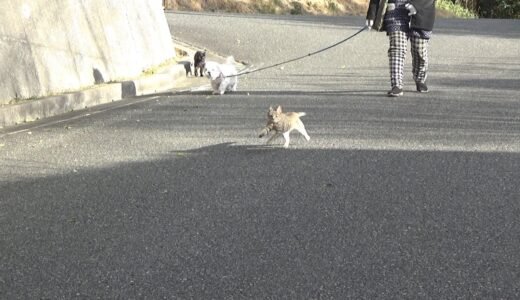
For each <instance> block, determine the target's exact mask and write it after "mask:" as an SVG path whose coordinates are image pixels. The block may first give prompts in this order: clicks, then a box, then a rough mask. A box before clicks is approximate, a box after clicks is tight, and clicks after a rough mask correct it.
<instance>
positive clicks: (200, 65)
mask: <svg viewBox="0 0 520 300" xmlns="http://www.w3.org/2000/svg"><path fill="white" fill-rule="evenodd" d="M193 65H194V66H195V77H197V76H200V77H203V76H204V75H203V71H204V66H205V65H206V50H204V51H197V52H195V56H194V58H193ZM199 74H200V75H199Z"/></svg>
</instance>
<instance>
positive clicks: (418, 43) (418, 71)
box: [388, 31, 430, 88]
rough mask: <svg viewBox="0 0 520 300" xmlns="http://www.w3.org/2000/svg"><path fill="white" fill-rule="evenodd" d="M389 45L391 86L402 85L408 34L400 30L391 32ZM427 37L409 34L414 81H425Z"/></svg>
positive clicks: (400, 86)
mask: <svg viewBox="0 0 520 300" xmlns="http://www.w3.org/2000/svg"><path fill="white" fill-rule="evenodd" d="M388 36H389V38H390V47H389V48H388V58H389V60H390V83H391V84H392V87H394V86H397V87H399V88H402V87H403V70H404V61H405V58H406V51H407V46H408V45H407V44H408V34H407V33H406V32H402V31H395V32H391V33H390V34H389V35H388ZM429 41H430V40H429V39H422V38H420V37H415V36H410V44H411V52H412V73H413V79H414V80H415V82H422V83H424V82H425V81H426V77H427V75H428V74H427V72H428V43H429Z"/></svg>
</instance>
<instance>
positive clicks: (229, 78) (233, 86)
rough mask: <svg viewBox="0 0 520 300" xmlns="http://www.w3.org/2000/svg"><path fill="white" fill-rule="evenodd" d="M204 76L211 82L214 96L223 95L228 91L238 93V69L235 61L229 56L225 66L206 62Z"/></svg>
mask: <svg viewBox="0 0 520 300" xmlns="http://www.w3.org/2000/svg"><path fill="white" fill-rule="evenodd" d="M204 74H205V75H206V77H208V78H209V79H210V81H211V88H212V89H213V94H214V95H218V94H220V95H222V94H224V93H225V92H227V91H232V92H236V90H237V84H238V78H237V76H233V75H237V69H236V67H235V59H234V58H233V56H229V57H228V58H227V59H226V62H225V63H224V64H219V63H217V62H214V61H206V66H205V68H204Z"/></svg>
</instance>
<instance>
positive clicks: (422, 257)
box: [0, 144, 520, 299]
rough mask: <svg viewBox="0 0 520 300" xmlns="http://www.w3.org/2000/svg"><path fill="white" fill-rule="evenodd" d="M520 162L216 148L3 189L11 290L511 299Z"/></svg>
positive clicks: (12, 293) (506, 157)
mask: <svg viewBox="0 0 520 300" xmlns="http://www.w3.org/2000/svg"><path fill="white" fill-rule="evenodd" d="M519 162H520V154H518V153H461V152H434V151H424V152H417V151H367V150H313V149H289V150H284V149H281V148H277V147H256V146H237V145H233V144H219V145H214V146H209V147H204V148H200V149H194V150H190V151H176V150H175V149H174V148H172V150H171V152H170V153H169V155H167V156H165V157H164V158H162V159H157V160H152V161H147V162H139V163H128V164H121V165H116V166H113V167H110V168H104V169H87V170H77V172H74V173H70V174H63V175H61V176H52V177H47V178H40V179H28V180H25V181H21V182H16V183H7V184H2V185H0V188H1V191H2V193H1V196H0V198H1V202H0V205H1V209H0V211H1V217H0V226H1V227H0V228H1V231H0V234H1V236H2V244H1V245H0V246H1V251H0V253H1V254H0V266H1V267H2V270H3V272H2V274H1V275H0V276H1V277H0V279H1V280H0V287H1V289H0V291H1V294H0V295H1V296H2V298H12V297H22V298H25V297H26V298H36V297H41V298H69V297H76V296H78V295H79V296H83V297H88V298H97V297H100V298H117V297H123V298H133V297H139V295H146V296H148V297H150V298H161V297H174V298H177V297H178V298H199V299H201V298H226V297H237V298H257V297H259V298H269V297H273V298H281V297H292V296H294V297H296V298H343V297H345V295H350V296H352V297H353V298H377V297H378V296H380V295H387V296H389V297H397V298H400V297H406V296H410V295H413V296H414V297H415V296H420V295H422V296H432V297H433V296H435V297H438V298H452V297H454V296H457V297H470V296H475V297H491V298H514V296H515V295H517V293H518V291H519V288H520V286H519V283H518V280H517V279H518V268H519V267H520V265H519V261H520V253H519V252H518V249H519V247H520V242H519V239H518V236H519V234H520V227H519V223H518V215H519V214H520V204H519V202H518V186H520V174H519V170H520V165H519ZM34 190H37V191H38V192H37V194H38V196H37V197H34V196H32V195H33V193H31V192H30V191H34Z"/></svg>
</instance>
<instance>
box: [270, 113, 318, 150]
mask: <svg viewBox="0 0 520 300" xmlns="http://www.w3.org/2000/svg"><path fill="white" fill-rule="evenodd" d="M303 116H305V113H304V112H288V113H283V112H282V107H281V106H278V107H277V108H276V110H274V109H273V108H272V107H269V111H268V112H267V125H265V127H264V128H263V129H262V131H261V132H260V137H263V136H265V135H266V134H268V133H269V132H270V131H273V130H274V131H275V134H274V135H273V136H272V137H270V138H269V140H267V144H269V143H270V142H271V141H272V140H273V139H274V138H275V137H277V136H278V135H280V134H281V135H283V137H284V138H285V144H284V145H283V147H284V148H287V147H289V134H290V133H291V131H293V130H295V129H296V130H297V131H298V132H300V133H301V134H303V136H304V137H305V139H306V140H307V141H308V140H310V139H311V138H310V136H309V135H308V134H307V131H306V130H305V126H304V125H303V123H302V121H301V120H300V117H303Z"/></svg>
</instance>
